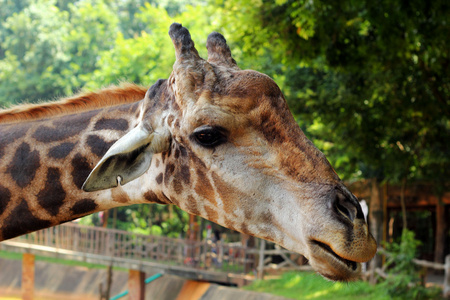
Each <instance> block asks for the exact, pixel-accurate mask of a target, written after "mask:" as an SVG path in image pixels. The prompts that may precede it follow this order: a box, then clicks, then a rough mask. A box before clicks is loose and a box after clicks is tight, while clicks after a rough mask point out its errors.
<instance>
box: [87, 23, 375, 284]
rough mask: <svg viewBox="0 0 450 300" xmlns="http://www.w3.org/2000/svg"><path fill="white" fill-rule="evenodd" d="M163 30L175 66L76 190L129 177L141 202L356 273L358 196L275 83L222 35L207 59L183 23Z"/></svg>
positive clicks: (344, 275) (328, 269)
mask: <svg viewBox="0 0 450 300" xmlns="http://www.w3.org/2000/svg"><path fill="white" fill-rule="evenodd" d="M169 35H170V37H171V38H172V41H173V43H174V46H175V52H176V62H175V64H174V67H173V72H172V74H171V75H170V77H169V79H168V80H161V81H158V82H157V83H156V84H155V85H154V86H152V87H151V88H150V89H149V91H148V92H147V95H146V98H145V99H144V102H143V105H142V108H141V112H140V116H139V120H138V122H139V124H138V125H137V126H136V127H135V128H134V129H133V130H131V131H130V132H129V133H128V134H126V135H125V136H124V137H122V138H121V139H119V140H118V141H117V142H116V143H115V144H114V145H113V146H112V147H111V148H110V149H109V151H108V152H107V153H106V154H105V156H104V157H103V158H102V159H101V160H100V162H99V163H98V165H97V166H96V167H95V168H94V170H93V171H92V172H91V174H90V175H89V177H88V179H87V180H86V182H85V184H84V187H83V188H84V190H86V191H95V190H100V189H107V188H114V187H116V186H118V185H124V184H126V183H128V182H130V181H132V180H133V181H134V182H139V183H138V184H136V185H133V188H134V189H136V188H137V189H143V190H146V193H145V195H146V196H145V197H146V198H147V199H148V200H153V201H154V202H165V203H173V204H176V205H178V206H179V207H181V208H182V209H184V210H186V211H188V212H189V213H192V214H196V215H200V216H202V217H204V218H206V219H209V220H211V221H214V222H216V223H218V224H221V225H223V226H225V227H228V228H231V229H234V230H237V231H240V232H243V233H247V234H250V235H254V236H257V237H261V238H264V239H267V240H270V241H273V242H275V243H278V244H280V245H281V246H283V247H285V248H287V249H290V250H293V251H296V252H299V253H302V254H303V255H305V256H306V257H307V258H308V259H309V261H310V264H311V265H312V266H313V267H314V268H315V269H316V270H317V271H318V272H319V273H320V274H322V275H323V276H325V277H327V278H329V279H332V280H345V281H348V280H354V279H356V278H357V277H358V275H359V273H360V263H361V262H366V261H368V260H370V259H371V258H372V257H373V256H374V255H375V252H376V243H375V241H374V239H373V237H372V236H371V234H370V233H369V232H368V228H367V224H366V223H365V221H364V216H363V213H362V210H361V207H360V205H359V203H358V201H357V199H356V198H355V196H353V194H352V193H350V192H349V191H348V189H347V188H346V187H345V186H344V185H343V184H342V182H341V180H340V179H339V177H338V176H337V174H336V173H335V172H334V170H333V168H332V167H331V165H330V164H329V162H328V161H327V159H326V158H325V157H324V155H323V154H322V153H321V152H320V151H319V150H318V149H317V148H315V147H314V146H313V144H312V143H311V142H310V141H309V140H308V139H307V138H306V137H305V135H304V133H303V132H302V131H301V129H300V128H299V127H298V125H297V123H296V122H295V120H294V118H293V116H292V114H291V113H290V111H289V109H288V107H287V104H286V101H285V99H284V97H283V95H282V93H281V91H280V89H279V88H278V86H277V85H276V83H275V82H274V81H273V80H272V79H270V78H269V77H268V76H266V75H264V74H261V73H258V72H255V71H251V70H240V69H239V68H238V66H237V65H236V62H235V61H234V59H233V58H232V57H231V52H230V49H229V47H228V46H227V44H226V41H225V39H224V38H223V36H222V35H220V34H218V33H212V34H211V35H209V37H208V40H207V49H208V60H204V59H202V58H200V57H199V55H198V52H197V50H196V49H195V47H194V43H193V41H192V40H191V37H190V34H189V32H188V30H187V29H186V28H183V27H182V26H181V25H179V24H172V26H171V27H170V31H169ZM122 188H126V185H125V186H123V187H122ZM147 190H148V191H147ZM150 190H151V191H150Z"/></svg>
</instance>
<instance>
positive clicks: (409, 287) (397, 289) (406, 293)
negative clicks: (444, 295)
mask: <svg viewBox="0 0 450 300" xmlns="http://www.w3.org/2000/svg"><path fill="white" fill-rule="evenodd" d="M420 244H421V242H420V241H418V240H416V239H415V235H414V232H412V231H409V230H407V229H404V230H403V232H402V236H401V239H400V241H399V242H396V243H391V244H386V245H385V246H386V250H387V256H386V264H385V266H384V268H387V274H388V277H387V278H386V280H384V281H383V282H382V283H381V284H380V287H382V288H383V289H385V290H386V291H387V292H388V293H389V295H390V296H391V297H393V298H394V299H440V297H439V295H440V294H441V291H440V290H439V289H436V288H425V287H424V286H422V285H421V284H420V272H419V268H418V267H417V266H416V265H415V264H414V263H413V259H414V258H416V256H417V247H418V246H419V245H420Z"/></svg>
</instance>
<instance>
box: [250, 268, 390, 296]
mask: <svg viewBox="0 0 450 300" xmlns="http://www.w3.org/2000/svg"><path fill="white" fill-rule="evenodd" d="M244 289H246V290H251V291H256V292H264V293H271V294H275V295H278V296H283V297H287V298H289V299H336V300H338V299H342V300H344V299H361V300H362V299H367V300H375V299H377V300H378V299H379V300H381V299H386V300H387V299H390V297H389V296H388V295H387V294H386V292H385V290H383V289H380V288H378V287H377V286H371V285H369V284H368V283H367V282H362V281H359V282H352V283H348V284H345V283H339V282H330V281H326V280H325V279H323V278H322V277H320V276H319V275H317V274H313V273H305V272H295V273H294V272H292V273H284V274H283V275H282V277H281V278H279V279H269V280H259V281H255V282H254V283H252V284H251V285H249V286H246V287H244Z"/></svg>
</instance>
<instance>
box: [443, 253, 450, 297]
mask: <svg viewBox="0 0 450 300" xmlns="http://www.w3.org/2000/svg"><path fill="white" fill-rule="evenodd" d="M444 267H445V278H444V288H443V292H444V298H450V254H448V255H447V256H446V257H445V266H444Z"/></svg>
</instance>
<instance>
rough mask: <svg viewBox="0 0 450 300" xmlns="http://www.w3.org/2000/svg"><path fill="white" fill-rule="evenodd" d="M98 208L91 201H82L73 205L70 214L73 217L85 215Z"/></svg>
mask: <svg viewBox="0 0 450 300" xmlns="http://www.w3.org/2000/svg"><path fill="white" fill-rule="evenodd" d="M97 207H98V205H97V203H95V201H94V200H92V199H82V200H80V201H78V202H77V203H75V204H74V205H73V206H72V208H71V209H70V210H71V211H72V214H74V215H77V216H78V215H87V214H88V213H90V212H93V211H94V210H96V209H97Z"/></svg>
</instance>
